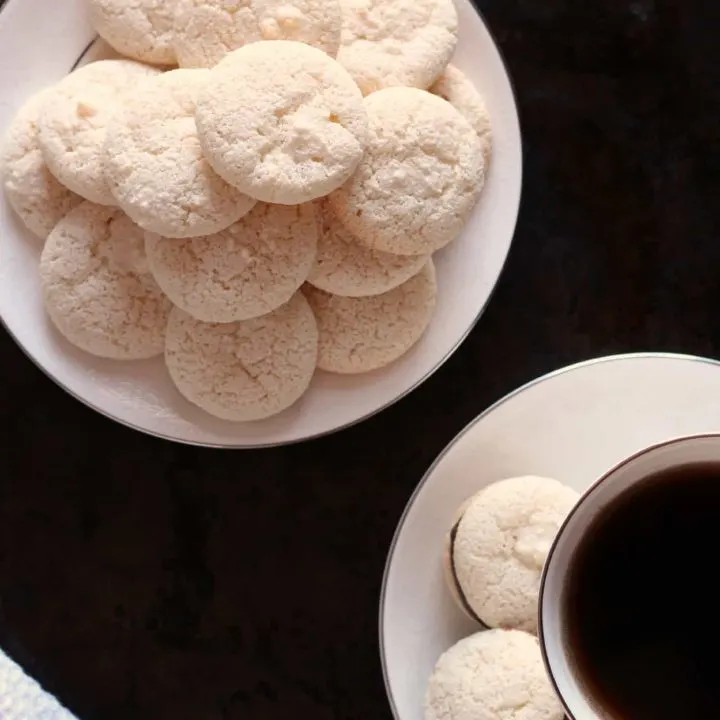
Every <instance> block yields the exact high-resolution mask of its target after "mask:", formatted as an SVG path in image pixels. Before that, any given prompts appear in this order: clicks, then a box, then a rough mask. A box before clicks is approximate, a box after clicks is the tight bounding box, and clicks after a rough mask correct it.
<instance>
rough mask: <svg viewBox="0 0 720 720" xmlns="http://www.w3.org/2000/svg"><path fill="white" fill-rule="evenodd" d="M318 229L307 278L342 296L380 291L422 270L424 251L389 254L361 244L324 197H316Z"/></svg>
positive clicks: (326, 290)
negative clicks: (317, 240)
mask: <svg viewBox="0 0 720 720" xmlns="http://www.w3.org/2000/svg"><path fill="white" fill-rule="evenodd" d="M317 204H318V206H319V210H320V213H321V220H322V225H321V233H320V242H319V243H318V252H317V260H316V261H315V265H314V267H313V269H312V272H311V273H310V276H309V277H308V282H309V283H310V284H311V285H314V286H315V287H316V288H319V289H320V290H325V292H328V293H332V294H333V295H342V296H345V297H364V296H367V295H380V294H382V293H385V292H388V291H390V290H392V289H393V288H396V287H397V286H398V285H402V283H404V282H405V281H406V280H409V279H410V278H411V277H412V276H413V275H417V273H419V272H420V270H422V268H423V266H424V265H425V263H426V262H427V260H428V256H427V255H391V254H390V253H386V252H382V251H381V250H371V249H370V248H368V247H366V246H365V245H363V244H362V243H361V242H360V241H359V240H358V239H357V238H356V237H355V236H354V235H353V234H352V233H351V232H349V231H348V230H347V229H346V228H345V226H344V225H343V224H342V223H341V222H340V221H339V220H338V219H337V217H336V216H335V213H333V212H332V210H331V209H330V207H329V204H328V202H327V201H325V200H319V201H317Z"/></svg>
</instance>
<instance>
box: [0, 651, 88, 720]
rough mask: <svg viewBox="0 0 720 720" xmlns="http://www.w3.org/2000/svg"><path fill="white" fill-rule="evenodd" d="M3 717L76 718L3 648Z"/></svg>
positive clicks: (34, 719)
mask: <svg viewBox="0 0 720 720" xmlns="http://www.w3.org/2000/svg"><path fill="white" fill-rule="evenodd" d="M0 720H76V718H75V716H74V715H72V714H71V713H70V712H69V711H67V710H66V709H65V708H64V707H63V706H62V705H61V704H60V703H59V702H58V701H57V700H56V699H55V698H54V697H53V696H52V695H50V694H49V693H46V692H45V691H44V690H43V689H42V688H41V687H40V685H38V683H36V682H35V680H33V679H32V678H31V677H29V676H28V675H26V674H25V672H24V671H23V669H22V668H21V667H20V666H19V665H18V664H17V663H14V662H13V661H12V660H11V659H10V658H9V657H8V656H7V655H5V653H3V652H2V650H0Z"/></svg>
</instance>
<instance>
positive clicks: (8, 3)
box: [0, 0, 525, 450]
mask: <svg viewBox="0 0 720 720" xmlns="http://www.w3.org/2000/svg"><path fill="white" fill-rule="evenodd" d="M466 1H467V3H468V5H470V7H471V8H472V10H473V11H474V12H475V14H476V15H477V16H478V18H479V19H480V21H481V22H482V24H483V25H484V27H485V30H486V31H487V33H488V36H489V37H490V40H491V42H492V44H493V46H494V48H495V51H496V52H497V54H498V58H499V59H500V63H501V65H502V67H503V70H504V72H505V76H506V77H507V80H508V85H509V87H510V97H511V99H512V109H513V110H514V114H515V118H516V119H517V124H518V139H519V148H518V153H519V167H518V180H519V182H518V194H517V198H516V199H514V200H513V202H512V204H513V206H514V207H513V211H512V212H513V219H512V222H511V224H512V233H511V235H510V242H509V243H508V247H507V250H506V252H505V256H504V257H503V259H502V263H501V266H500V270H499V272H498V274H497V276H496V277H495V280H494V282H493V285H492V287H491V288H490V292H489V293H488V296H487V298H486V299H485V302H484V303H483V305H482V306H481V307H480V309H479V310H478V312H477V315H476V316H475V317H474V319H473V320H472V322H471V323H470V324H469V325H468V327H467V328H466V329H465V330H464V331H463V333H462V334H461V335H460V336H459V337H458V339H457V341H456V342H455V343H454V344H453V345H452V347H450V348H449V349H448V351H447V352H446V353H445V354H444V355H443V356H442V358H440V360H439V361H438V362H437V363H436V364H435V365H434V366H433V367H431V368H430V369H429V370H428V371H427V372H426V373H425V374H424V375H423V376H422V377H421V378H419V379H418V380H417V381H416V382H415V383H413V384H412V385H411V386H410V387H408V388H406V389H405V390H403V391H402V392H401V393H399V394H398V395H396V396H395V397H393V398H392V399H390V400H388V401H387V402H386V403H384V404H383V405H381V406H380V407H378V408H375V409H374V410H372V411H370V412H368V413H366V414H364V415H361V416H360V417H357V418H355V419H354V420H352V421H350V422H346V423H344V424H343V425H338V426H337V427H334V428H332V429H329V430H323V431H320V432H316V433H313V434H311V435H306V436H303V437H299V438H292V439H287V440H274V441H268V442H251V443H243V444H242V445H239V444H229V443H222V442H217V443H216V442H212V441H209V440H193V439H191V438H180V437H174V436H172V435H169V434H165V433H163V432H160V431H157V430H152V429H148V428H144V427H141V426H140V425H137V424H135V423H133V422H130V421H128V420H124V419H122V418H119V417H116V416H115V415H113V414H112V413H111V411H109V410H105V409H103V408H100V407H98V406H97V405H95V404H94V403H93V402H92V401H91V400H89V399H86V398H84V397H81V396H80V395H78V394H77V393H76V392H74V391H73V390H71V389H70V388H69V387H67V386H66V385H65V384H64V383H63V382H62V381H61V380H60V379H59V378H56V377H55V376H54V375H52V374H51V372H50V371H49V370H48V369H47V368H45V367H44V365H43V364H41V363H40V362H39V361H38V360H36V359H35V358H34V357H33V355H32V354H31V353H30V352H29V350H28V349H27V348H26V347H25V346H24V345H23V344H22V343H21V342H20V340H19V339H18V337H17V336H16V335H15V334H14V333H13V332H12V330H11V329H10V327H9V326H8V324H7V322H6V321H5V318H4V316H3V314H2V312H1V311H0V324H1V325H2V327H3V329H4V330H5V332H6V333H7V335H8V336H9V337H10V338H11V339H12V341H13V342H14V343H15V345H16V346H17V347H18V348H20V350H21V351H22V353H23V354H24V355H25V357H27V358H28V359H29V360H30V361H31V362H32V364H33V365H34V366H35V367H36V368H38V369H39V370H40V371H41V372H42V373H43V375H45V376H46V377H47V378H49V379H50V380H51V381H52V382H53V383H54V384H55V385H56V386H58V387H59V388H60V389H61V390H63V391H64V392H65V393H67V394H68V395H69V396H70V397H72V398H73V399H75V400H77V401H79V402H81V403H82V404H83V405H84V406H85V407H87V408H89V409H90V410H93V411H94V412H96V413H98V414H100V415H102V416H103V417H105V418H107V419H109V420H111V421H112V422H115V423H117V424H119V425H121V426H124V427H126V428H129V429H131V430H135V431H137V432H140V433H142V434H143V435H147V436H150V437H154V438H158V439H160V440H165V441H167V442H171V443H177V444H179V445H185V446H190V447H200V448H212V449H217V450H261V449H266V448H267V449H270V448H277V447H286V446H291V445H297V444H300V443H304V442H309V441H311V440H318V439H320V438H324V437H327V436H330V435H334V434H335V433H339V432H341V431H343V430H347V429H349V428H352V427H354V426H355V425H358V424H360V423H362V422H364V421H366V420H369V419H370V418H372V417H375V416H376V415H379V414H380V413H382V412H384V411H385V410H387V409H388V408H390V407H392V406H393V405H395V404H396V403H398V402H400V401H401V400H403V399H404V398H406V397H407V396H408V395H410V393H412V392H414V391H415V390H417V389H418V388H419V387H420V386H421V385H424V384H425V383H426V382H427V381H428V380H429V379H430V378H431V377H432V376H433V375H434V374H435V373H436V372H437V371H438V370H440V368H441V367H442V366H443V365H445V363H446V362H447V361H448V360H449V359H450V358H451V357H452V356H453V355H454V354H455V353H456V352H457V351H458V349H459V348H460V346H461V345H462V344H463V343H464V342H465V341H466V340H467V338H468V336H469V335H470V333H471V332H472V331H473V330H474V329H475V327H476V326H477V324H478V322H479V321H480V318H482V316H483V314H484V313H485V310H486V309H487V307H488V305H489V304H490V302H491V300H492V299H493V297H494V295H495V291H496V290H497V287H498V283H499V282H500V279H501V278H502V277H503V275H504V273H505V270H506V268H507V264H508V258H509V257H510V253H511V251H512V247H513V240H514V239H515V233H516V232H517V225H518V220H519V217H520V207H521V203H522V195H523V175H524V172H523V170H524V164H525V155H524V146H523V134H522V119H521V116H520V105H519V103H518V93H517V88H516V86H515V83H514V81H513V77H512V75H511V74H510V69H509V65H508V62H507V60H506V58H505V55H504V53H503V51H502V49H501V47H500V45H499V43H498V41H497V37H496V36H495V34H494V33H493V31H492V30H491V28H490V26H489V24H488V23H487V21H486V19H485V16H484V15H483V13H482V12H481V10H480V8H479V7H478V5H477V0H466ZM20 2H22V0H0V22H2V20H3V15H4V14H5V12H6V11H7V10H8V9H9V8H12V7H14V6H15V5H17V4H19V3H20ZM98 39H99V36H97V35H95V37H94V39H93V41H92V42H91V43H90V44H89V45H88V46H87V47H85V48H84V49H83V50H82V52H81V53H80V55H79V56H78V58H77V60H76V61H75V63H74V64H73V66H72V68H71V70H70V71H69V72H72V70H73V69H75V68H76V67H77V66H78V64H79V63H80V62H81V61H82V59H83V58H84V57H85V55H86V54H87V53H88V51H89V50H90V49H91V48H92V47H93V45H94V44H95V43H96V42H97V41H98Z"/></svg>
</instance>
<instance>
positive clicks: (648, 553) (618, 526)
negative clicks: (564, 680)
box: [564, 464, 720, 720]
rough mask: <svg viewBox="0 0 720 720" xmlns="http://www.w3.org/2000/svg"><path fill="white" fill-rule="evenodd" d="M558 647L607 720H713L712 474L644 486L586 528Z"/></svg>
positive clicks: (683, 474)
mask: <svg viewBox="0 0 720 720" xmlns="http://www.w3.org/2000/svg"><path fill="white" fill-rule="evenodd" d="M567 588H568V589H567V593H566V595H565V598H564V603H565V608H564V610H565V617H566V618H567V619H568V623H567V627H566V636H565V642H566V646H567V647H568V650H569V651H570V653H571V654H572V656H573V657H574V662H575V664H576V667H577V669H578V674H579V676H580V677H583V678H584V680H585V689H586V691H587V693H588V694H589V695H590V696H591V697H592V698H593V700H594V702H595V704H596V705H597V706H599V707H600V708H602V710H603V711H604V712H605V714H607V715H608V716H609V717H610V718H613V720H666V719H667V720H696V719H697V720H700V719H701V718H702V720H709V719H710V718H720V465H716V464H712V465H710V464H705V465H690V466H686V467H682V468H675V469H673V470H671V471H667V472H663V473H659V474H657V475H654V476H652V477H649V478H647V479H646V480H645V481H643V482H642V483H641V484H640V485H639V486H638V487H637V488H635V489H634V490H633V491H631V492H629V493H628V494H627V495H625V496H624V497H622V498H620V499H619V500H618V501H616V502H615V503H612V504H610V505H609V506H608V507H607V508H606V509H605V510H603V512H602V513H601V514H600V516H599V517H598V518H597V519H596V520H595V522H593V524H592V525H591V526H590V528H589V531H588V533H587V535H586V537H585V539H584V541H583V543H582V545H581V546H580V548H579V552H578V553H577V555H576V559H575V560H574V562H573V565H572V567H571V568H570V570H569V575H568V585H567Z"/></svg>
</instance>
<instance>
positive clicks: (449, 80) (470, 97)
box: [430, 65, 493, 164]
mask: <svg viewBox="0 0 720 720" xmlns="http://www.w3.org/2000/svg"><path fill="white" fill-rule="evenodd" d="M430 92H431V93H433V95H437V96H438V97H441V98H442V99H443V100H447V101H448V102H449V103H450V104H451V105H452V106H453V107H454V108H455V109H456V110H457V111H458V112H459V113H460V114H461V115H462V116H463V117H464V118H465V119H466V120H467V121H468V122H469V123H470V125H472V127H473V130H475V132H476V133H477V134H478V137H479V138H480V141H481V143H482V147H483V155H484V156H485V163H486V164H488V163H489V162H490V158H491V157H492V146H493V134H492V123H491V120H490V113H489V112H488V109H487V105H486V104H485V99H484V98H483V96H482V95H481V94H480V92H479V91H478V90H477V88H476V87H475V86H474V85H473V84H472V82H471V81H470V79H469V78H468V77H467V75H465V73H463V72H462V71H461V70H458V69H457V68H456V67H455V66H454V65H448V66H447V67H446V68H445V72H444V73H443V74H442V75H441V76H440V77H439V78H438V79H437V81H436V82H435V84H434V85H433V86H432V87H431V88H430Z"/></svg>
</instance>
